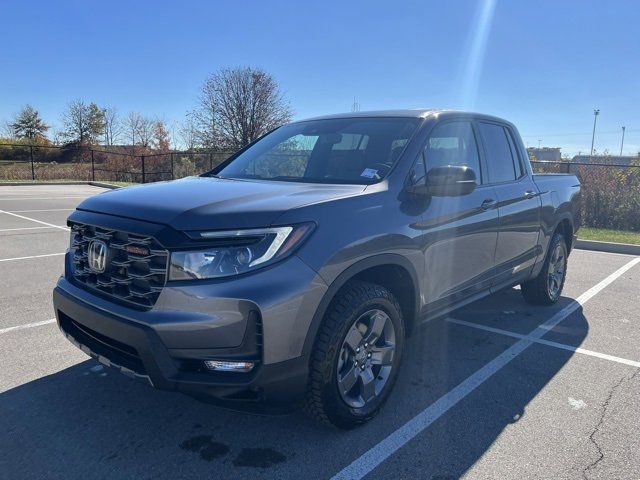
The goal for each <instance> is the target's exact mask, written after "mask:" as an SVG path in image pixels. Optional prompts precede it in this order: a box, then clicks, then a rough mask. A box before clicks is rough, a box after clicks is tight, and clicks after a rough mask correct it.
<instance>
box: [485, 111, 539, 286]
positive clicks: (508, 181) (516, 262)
mask: <svg viewBox="0 0 640 480" xmlns="http://www.w3.org/2000/svg"><path fill="white" fill-rule="evenodd" d="M477 126H478V131H479V132H480V137H481V140H482V147H483V148H482V150H483V153H484V155H483V157H484V165H485V171H486V172H487V180H488V182H489V184H490V185H492V186H493V188H494V189H495V192H496V195H497V199H498V217H499V229H498V242H497V248H496V255H495V265H496V278H495V285H496V286H499V285H500V284H503V283H508V282H510V281H513V282H514V283H516V282H517V280H518V279H520V278H525V277H527V276H528V274H529V271H530V270H531V268H532V267H533V264H534V263H535V259H536V256H537V254H538V233H539V229H540V197H539V195H538V189H537V187H536V186H535V184H534V183H533V179H532V178H531V175H530V174H529V172H528V171H527V169H526V165H525V161H524V159H523V158H522V151H521V149H520V148H518V143H517V141H516V138H517V137H515V135H514V132H513V131H512V130H511V128H510V127H509V126H507V125H503V124H500V123H493V122H486V121H478V122H477Z"/></svg>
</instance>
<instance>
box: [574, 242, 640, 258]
mask: <svg viewBox="0 0 640 480" xmlns="http://www.w3.org/2000/svg"><path fill="white" fill-rule="evenodd" d="M575 248H579V249H581V250H593V251H596V252H608V253H623V254H626V255H640V245H632V244H630V243H613V242H600V241H598V240H580V239H578V240H576V243H575Z"/></svg>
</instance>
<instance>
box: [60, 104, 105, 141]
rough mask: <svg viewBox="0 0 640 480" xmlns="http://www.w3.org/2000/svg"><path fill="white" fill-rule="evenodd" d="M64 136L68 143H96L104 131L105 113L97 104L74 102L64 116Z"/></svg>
mask: <svg viewBox="0 0 640 480" xmlns="http://www.w3.org/2000/svg"><path fill="white" fill-rule="evenodd" d="M62 122H63V124H64V132H63V135H64V137H65V138H66V139H67V140H68V141H72V142H78V143H94V142H96V141H97V140H98V138H100V137H101V136H102V134H103V131H104V117H103V111H102V110H101V109H100V108H99V107H98V105H96V104H95V103H90V104H87V103H85V102H84V101H83V100H74V101H73V102H71V103H70V104H69V105H68V106H67V109H66V110H65V111H64V112H63V114H62Z"/></svg>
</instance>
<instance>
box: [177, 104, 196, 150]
mask: <svg viewBox="0 0 640 480" xmlns="http://www.w3.org/2000/svg"><path fill="white" fill-rule="evenodd" d="M179 133H180V140H181V141H182V144H183V146H184V148H185V149H186V150H193V149H194V148H196V146H197V145H198V129H197V126H196V122H195V118H194V115H193V113H192V112H189V113H187V115H186V117H185V119H184V121H183V122H182V124H181V125H180V132H179Z"/></svg>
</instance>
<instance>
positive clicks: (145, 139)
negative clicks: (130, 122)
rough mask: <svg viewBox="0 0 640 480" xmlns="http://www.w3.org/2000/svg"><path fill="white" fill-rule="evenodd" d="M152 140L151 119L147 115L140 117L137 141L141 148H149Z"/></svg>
mask: <svg viewBox="0 0 640 480" xmlns="http://www.w3.org/2000/svg"><path fill="white" fill-rule="evenodd" d="M152 140H153V121H152V120H150V119H148V118H147V117H140V122H139V124H138V143H139V144H140V146H141V147H143V148H149V147H150V146H151V141H152Z"/></svg>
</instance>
